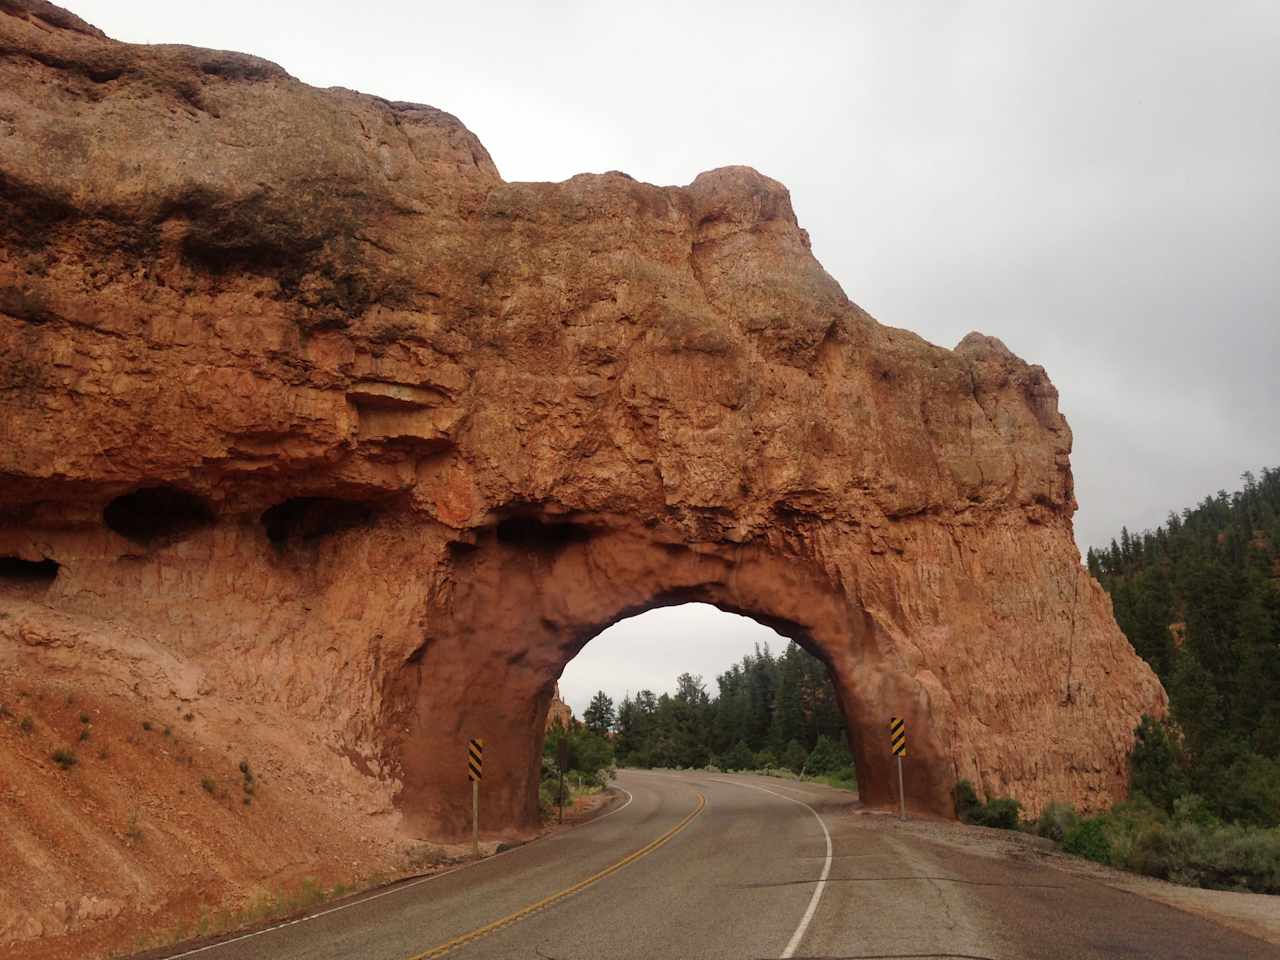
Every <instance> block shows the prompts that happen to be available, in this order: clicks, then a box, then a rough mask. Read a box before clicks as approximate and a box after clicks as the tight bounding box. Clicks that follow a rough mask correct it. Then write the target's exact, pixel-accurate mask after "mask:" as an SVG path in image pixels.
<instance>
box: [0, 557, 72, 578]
mask: <svg viewBox="0 0 1280 960" xmlns="http://www.w3.org/2000/svg"><path fill="white" fill-rule="evenodd" d="M57 576H58V562H57V561H56V560H50V559H48V558H47V557H46V558H45V559H44V560H23V559H21V558H19V557H0V580H9V581H13V582H16V583H25V584H42V583H46V584H47V583H53V581H54V580H55V579H56V578H57Z"/></svg>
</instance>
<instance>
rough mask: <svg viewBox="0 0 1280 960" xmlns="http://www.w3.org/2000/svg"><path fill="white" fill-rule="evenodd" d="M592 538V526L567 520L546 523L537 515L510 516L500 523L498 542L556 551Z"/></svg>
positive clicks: (531, 548) (529, 548)
mask: <svg viewBox="0 0 1280 960" xmlns="http://www.w3.org/2000/svg"><path fill="white" fill-rule="evenodd" d="M590 539H591V528H590V527H586V526H583V525H582V524H580V523H569V522H566V521H560V522H552V523H544V522H543V521H541V520H539V519H538V518H537V517H525V516H519V517H508V518H507V519H506V520H503V521H502V522H501V523H499V524H498V542H499V543H503V544H506V545H507V546H509V547H521V548H523V549H526V550H546V551H555V550H559V549H561V548H562V547H566V546H568V545H569V544H571V543H585V542H586V541H588V540H590Z"/></svg>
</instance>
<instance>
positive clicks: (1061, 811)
mask: <svg viewBox="0 0 1280 960" xmlns="http://www.w3.org/2000/svg"><path fill="white" fill-rule="evenodd" d="M1079 822H1080V818H1079V817H1078V816H1076V811H1075V808H1074V807H1072V806H1071V804H1069V803H1057V802H1054V803H1050V804H1049V805H1048V806H1046V807H1045V808H1044V809H1043V810H1041V811H1040V817H1039V819H1038V820H1036V826H1035V831H1036V833H1037V834H1039V835H1040V836H1042V837H1047V838H1048V839H1050V840H1052V841H1053V842H1054V843H1061V842H1062V841H1063V840H1065V839H1066V838H1067V834H1068V833H1070V832H1071V830H1072V829H1073V828H1074V827H1075V825H1076V824H1077V823H1079Z"/></svg>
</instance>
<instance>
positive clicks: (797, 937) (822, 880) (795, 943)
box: [707, 777, 831, 960]
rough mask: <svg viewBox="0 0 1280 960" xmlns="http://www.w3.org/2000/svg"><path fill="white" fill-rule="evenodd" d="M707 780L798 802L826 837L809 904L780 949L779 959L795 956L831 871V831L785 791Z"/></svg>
mask: <svg viewBox="0 0 1280 960" xmlns="http://www.w3.org/2000/svg"><path fill="white" fill-rule="evenodd" d="M707 779H708V780H714V781H715V782H716V783H727V784H729V785H731V786H734V787H747V788H748V789H751V790H759V791H760V792H761V793H768V794H771V795H772V796H775V797H777V798H778V799H780V800H790V801H791V802H792V803H798V804H800V806H802V807H804V808H805V809H806V810H808V811H809V812H810V813H812V814H813V817H814V819H815V820H817V821H818V826H820V827H821V828H822V835H823V836H824V837H826V839H827V859H826V862H824V863H823V864H822V873H821V874H820V875H819V877H818V884H817V886H815V887H814V888H813V896H812V897H810V898H809V906H808V908H806V909H805V912H804V916H803V917H801V918H800V925H799V926H798V927H796V932H795V933H793V934H792V935H791V939H790V940H789V941H787V947H786V949H785V950H783V951H782V955H781V957H780V960H788V958H790V957H793V956H795V952H796V950H797V949H799V947H800V942H801V941H802V940H803V939H804V935H805V932H806V931H807V930H808V929H809V924H810V923H811V922H812V921H813V915H814V914H815V913H817V912H818V901H819V900H821V899H822V892H823V891H824V890H826V888H827V876H828V875H829V874H830V873H831V831H830V830H828V829H827V825H826V823H825V822H824V821H823V819H822V817H821V815H820V814H819V813H818V811H817V810H815V809H813V807H811V806H809V804H807V803H805V802H804V801H803V800H797V799H796V798H795V797H788V796H787V795H786V794H785V793H778V792H776V791H774V790H770V789H769V788H768V787H761V786H757V785H756V784H754V783H739V782H738V781H736V780H721V779H720V778H718V777H707Z"/></svg>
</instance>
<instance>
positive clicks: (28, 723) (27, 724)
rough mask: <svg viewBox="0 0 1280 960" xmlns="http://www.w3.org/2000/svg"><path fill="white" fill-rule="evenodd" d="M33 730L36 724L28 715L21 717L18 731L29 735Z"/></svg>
mask: <svg viewBox="0 0 1280 960" xmlns="http://www.w3.org/2000/svg"><path fill="white" fill-rule="evenodd" d="M35 728H36V722H35V721H34V720H32V719H31V717H30V716H29V715H28V716H25V717H23V718H22V719H21V720H19V721H18V729H19V730H21V731H22V732H23V733H30V732H31V731H32V730H34V729H35Z"/></svg>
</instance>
